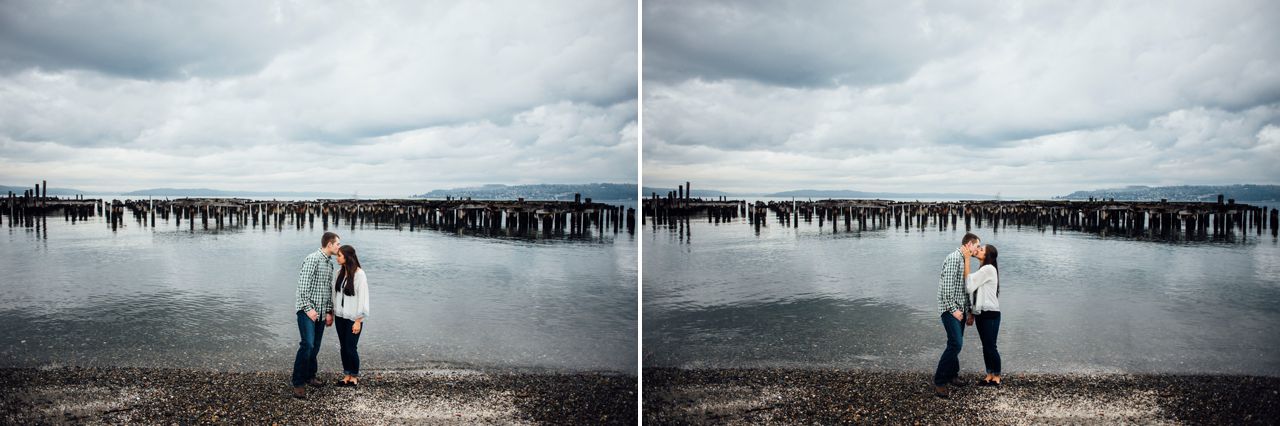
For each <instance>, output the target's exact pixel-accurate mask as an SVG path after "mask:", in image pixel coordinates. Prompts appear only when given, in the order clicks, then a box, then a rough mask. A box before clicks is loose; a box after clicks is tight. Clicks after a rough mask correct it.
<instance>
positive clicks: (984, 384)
mask: <svg viewBox="0 0 1280 426" xmlns="http://www.w3.org/2000/svg"><path fill="white" fill-rule="evenodd" d="M994 383H995V382H992V381H990V380H987V379H978V387H984V388H985V387H988V386H995V385H994Z"/></svg>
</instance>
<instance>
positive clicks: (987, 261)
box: [348, 244, 1003, 297]
mask: <svg viewBox="0 0 1280 426" xmlns="http://www.w3.org/2000/svg"><path fill="white" fill-rule="evenodd" d="M986 250H987V254H985V255H983V259H982V266H987V265H991V267H992V268H996V276H997V277H999V276H1000V263H999V262H997V261H996V259H997V258H998V257H1000V251H998V250H996V246H993V245H991V244H987V246H986ZM348 262H349V261H348ZM996 279H997V280H999V278H996ZM1000 284H1003V283H1001V282H999V281H997V282H996V297H1000V287H1003V286H1002V285H1000Z"/></svg>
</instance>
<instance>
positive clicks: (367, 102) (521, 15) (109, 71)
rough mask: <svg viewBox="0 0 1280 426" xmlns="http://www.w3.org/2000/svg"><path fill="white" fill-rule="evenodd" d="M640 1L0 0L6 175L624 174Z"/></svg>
mask: <svg viewBox="0 0 1280 426" xmlns="http://www.w3.org/2000/svg"><path fill="white" fill-rule="evenodd" d="M636 13H637V11H636V3H635V2H634V1H596V0H583V1H542V0H540V1H536V2H530V1H508V2H498V1H484V2H475V1H459V2H451V1H449V2H442V1H405V2H301V3H299V2H291V1H280V2H271V1H258V0H253V1H243V2H228V1H219V2H94V1H85V2H47V1H12V0H3V1H0V184H7V185H18V186H29V185H31V184H32V183H33V182H37V181H38V180H40V179H48V180H49V183H50V185H51V186H53V187H73V188H79V189H83V190H90V191H96V190H136V189H144V188H153V187H187V188H190V187H207V188H216V189H228V190H280V191H330V192H340V193H351V192H356V191H359V193H360V194H361V195H362V196H364V195H396V196H404V195H409V194H414V193H421V192H425V191H428V190H431V189H436V188H449V187H455V186H465V185H476V184H485V183H505V184H526V183H587V182H618V183H634V182H635V176H636V144H637V143H638V142H637V136H638V133H639V132H638V128H637V120H636V118H637V113H638V108H637V100H636V94H637V84H636V79H637V78H636V77H637V76H636V73H637V69H636V68H637V64H638V59H637V52H636V41H637V40H636V37H637V31H636V30H637V26H636V21H637V19H636V18H637V17H636Z"/></svg>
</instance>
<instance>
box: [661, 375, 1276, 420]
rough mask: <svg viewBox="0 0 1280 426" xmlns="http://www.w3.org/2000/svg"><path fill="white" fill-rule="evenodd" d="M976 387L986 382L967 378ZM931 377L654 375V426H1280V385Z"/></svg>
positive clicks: (1189, 379) (1234, 379) (1239, 380)
mask: <svg viewBox="0 0 1280 426" xmlns="http://www.w3.org/2000/svg"><path fill="white" fill-rule="evenodd" d="M961 377H962V378H963V379H964V380H966V381H969V382H970V383H974V382H976V381H977V380H978V379H979V377H978V375H977V374H968V375H965V374H962V375H961ZM931 378H932V375H931V373H926V372H898V371H861V370H802V369H705V370H684V369H668V368H646V369H645V370H644V419H645V421H644V423H645V424H708V423H714V424H835V423H857V424H867V423H872V424H883V423H891V424H904V423H906V424H944V423H946V424H956V423H964V424H1117V423H1126V424H1130V423H1138V424H1274V423H1273V422H1275V419H1277V418H1280V377H1261V376H1225V375H1154V374H1011V375H1008V376H1005V377H1003V380H1004V385H1003V386H1001V387H999V388H988V387H977V386H974V385H972V384H970V385H968V386H965V387H963V388H958V389H957V388H953V389H952V393H951V397H950V398H949V399H945V400H944V399H939V398H937V397H935V396H933V393H932V391H931V389H930V379H931Z"/></svg>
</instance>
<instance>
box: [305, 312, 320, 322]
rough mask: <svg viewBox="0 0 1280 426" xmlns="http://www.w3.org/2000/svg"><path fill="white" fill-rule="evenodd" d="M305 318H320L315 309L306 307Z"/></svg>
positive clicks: (314, 320) (313, 320) (312, 319)
mask: <svg viewBox="0 0 1280 426" xmlns="http://www.w3.org/2000/svg"><path fill="white" fill-rule="evenodd" d="M307 318H311V322H316V320H318V319H320V314H317V313H316V310H315V309H308V310H307Z"/></svg>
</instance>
